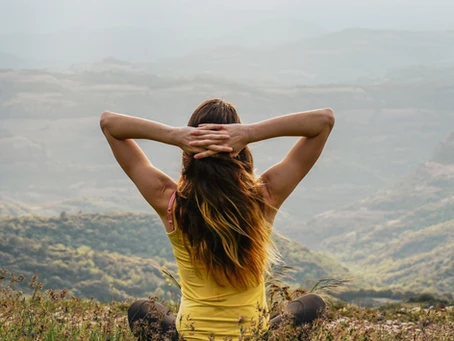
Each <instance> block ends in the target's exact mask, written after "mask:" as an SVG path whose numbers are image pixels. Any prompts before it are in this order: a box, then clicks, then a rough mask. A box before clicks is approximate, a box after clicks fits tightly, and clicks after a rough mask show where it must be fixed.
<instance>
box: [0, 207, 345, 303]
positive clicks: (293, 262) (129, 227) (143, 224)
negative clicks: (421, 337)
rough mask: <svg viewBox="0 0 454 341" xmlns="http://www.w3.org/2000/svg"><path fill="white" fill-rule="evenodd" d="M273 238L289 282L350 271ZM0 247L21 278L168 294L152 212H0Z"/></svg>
mask: <svg viewBox="0 0 454 341" xmlns="http://www.w3.org/2000/svg"><path fill="white" fill-rule="evenodd" d="M275 241H276V243H277V245H278V248H279V249H280V251H281V253H282V256H283V259H284V260H285V262H286V264H287V265H288V266H291V267H294V268H295V272H294V273H292V274H291V275H292V279H289V281H290V283H293V284H297V285H301V286H303V287H309V286H311V285H313V284H314V283H315V282H316V281H317V280H319V279H321V278H326V277H333V276H334V277H336V278H349V277H350V274H349V272H348V270H347V269H346V268H345V267H343V266H340V265H339V264H338V263H337V262H336V261H334V260H333V259H331V258H329V257H326V256H324V255H323V254H321V253H319V252H314V251H310V250H309V249H307V248H306V247H303V246H302V245H300V244H298V243H296V242H294V241H290V240H287V239H285V238H283V237H279V236H275ZM0 250H1V251H0V259H1V266H2V268H3V269H7V270H9V271H13V272H15V273H16V274H24V275H26V276H27V278H30V276H31V275H33V274H34V273H37V274H38V275H39V277H40V280H41V281H43V283H44V284H45V287H46V288H53V289H70V290H71V292H72V294H76V295H78V296H82V297H87V298H89V297H90V296H94V297H95V298H98V299H100V300H104V301H105V300H109V299H111V298H112V295H114V296H115V297H116V298H117V299H125V298H127V297H131V296H133V297H141V296H142V297H146V296H148V295H150V294H153V293H159V295H160V296H161V295H164V293H165V292H167V294H166V295H167V296H165V297H167V298H169V297H171V295H172V291H171V292H170V293H169V292H168V291H169V290H167V284H166V283H165V281H164V279H163V278H162V276H161V274H160V273H161V269H160V268H161V266H165V267H167V268H168V269H169V270H170V271H171V272H173V273H174V274H176V265H175V263H174V256H173V252H172V248H171V245H170V242H169V240H168V238H167V236H166V234H165V231H164V228H163V226H162V223H161V222H160V220H159V219H158V218H157V217H156V216H154V215H149V214H134V213H109V214H77V215H68V214H66V213H65V212H62V213H61V214H60V216H58V217H40V216H22V217H17V218H14V217H5V218H2V219H0ZM175 293H176V292H175V291H173V294H175ZM169 295H170V296H169Z"/></svg>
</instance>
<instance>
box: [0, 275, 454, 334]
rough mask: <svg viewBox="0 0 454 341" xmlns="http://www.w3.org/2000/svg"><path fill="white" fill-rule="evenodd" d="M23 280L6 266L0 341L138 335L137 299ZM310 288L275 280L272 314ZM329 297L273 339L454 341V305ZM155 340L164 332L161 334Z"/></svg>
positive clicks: (1, 279)
mask: <svg viewBox="0 0 454 341" xmlns="http://www.w3.org/2000/svg"><path fill="white" fill-rule="evenodd" d="M23 281H25V278H24V276H16V275H14V274H12V273H9V272H7V271H5V270H3V271H0V340H2V341H13V340H14V341H17V340H46V341H53V340H55V341H57V340H58V341H60V340H74V341H75V340H77V341H82V340H83V341H85V340H93V341H94V340H96V341H100V340H102V341H129V340H131V341H133V340H136V339H135V338H134V336H133V335H132V333H131V332H130V330H129V327H128V323H127V317H126V313H127V309H128V307H129V305H130V304H131V303H132V300H131V301H130V300H126V301H124V302H116V301H111V302H109V303H101V302H97V301H95V300H94V299H91V300H86V299H80V298H77V297H74V296H71V295H69V292H68V291H66V290H47V291H43V290H42V283H40V282H39V281H38V278H37V277H36V276H34V277H32V278H31V280H30V282H29V283H28V287H29V292H28V293H23V292H21V291H19V290H17V289H16V288H15V287H16V285H17V283H18V282H23ZM322 284H323V283H322ZM304 293H306V291H305V290H302V289H298V290H290V288H288V287H285V286H282V285H280V284H270V286H269V289H268V298H269V308H270V313H271V314H274V313H276V312H279V309H280V307H282V305H283V304H285V302H287V301H289V300H291V299H294V298H296V297H298V296H300V295H303V294H304ZM327 300H328V304H329V308H328V311H327V313H326V316H325V317H324V318H323V319H320V320H317V321H315V323H314V324H313V325H312V326H305V327H298V328H295V327H293V326H291V325H290V323H283V324H282V325H281V326H280V327H279V328H278V329H276V330H272V331H270V332H269V333H268V337H267V338H268V341H282V340H312V341H316V340H317V341H318V340H320V341H321V340H330V341H331V340H332V341H340V340H345V341H347V340H358V341H368V340H369V341H375V340H389V341H391V340H414V341H420V340H424V341H426V340H427V341H429V340H430V341H433V340H446V341H448V340H450V341H451V340H453V335H454V307H453V306H452V305H443V304H440V305H438V306H432V307H425V306H421V305H409V304H404V303H402V304H396V305H388V306H384V307H382V308H380V309H368V308H359V307H357V306H355V305H350V304H347V303H345V302H340V301H333V300H329V299H327ZM172 309H173V310H176V309H177V307H172ZM155 339H156V340H161V339H162V337H160V336H158V335H155ZM244 340H246V339H244ZM261 340H264V338H262V339H261Z"/></svg>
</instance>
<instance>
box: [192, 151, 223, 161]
mask: <svg viewBox="0 0 454 341" xmlns="http://www.w3.org/2000/svg"><path fill="white" fill-rule="evenodd" d="M217 153H218V152H215V151H213V150H205V151H204V152H201V153H197V154H195V155H194V159H203V158H205V157H209V156H213V155H215V154H217Z"/></svg>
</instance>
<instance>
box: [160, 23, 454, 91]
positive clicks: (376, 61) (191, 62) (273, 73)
mask: <svg viewBox="0 0 454 341" xmlns="http://www.w3.org/2000/svg"><path fill="white" fill-rule="evenodd" d="M453 40H454V31H445V32H411V31H391V30H368V29H346V30H342V31H339V32H334V33H328V34H325V35H321V36H316V37H313V38H308V39H300V40H298V41H292V42H286V43H282V44H276V45H275V46H272V47H262V48H255V49H252V48H251V49H235V48H234V47H231V48H221V49H219V48H213V49H206V50H205V51H202V52H199V53H195V54H192V55H188V56H185V57H176V58H166V59H161V60H157V61H156V62H154V63H153V64H152V65H153V66H154V67H155V68H156V69H159V70H160V74H162V75H190V74H206V75H215V76H221V77H230V78H235V79H240V80H248V81H258V80H260V81H274V82H276V83H280V84H295V85H298V84H306V85H307V84H320V83H335V84H338V83H351V82H353V81H355V80H356V79H357V78H359V77H366V76H370V75H375V76H379V75H382V74H383V73H386V72H389V71H391V70H393V69H396V68H402V67H408V66H419V65H424V66H434V65H438V64H443V65H446V64H450V65H452V64H453V63H454V59H453V57H452V56H453V55H454V47H453V44H452V41H453ZM440 51H444V52H443V53H440Z"/></svg>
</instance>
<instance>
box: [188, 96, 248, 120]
mask: <svg viewBox="0 0 454 341" xmlns="http://www.w3.org/2000/svg"><path fill="white" fill-rule="evenodd" d="M203 123H217V124H229V123H241V120H240V116H239V115H238V113H237V112H236V109H235V107H234V106H233V105H232V104H230V103H229V102H226V101H224V100H222V99H219V98H212V99H208V100H206V101H204V102H203V103H201V104H200V105H199V106H198V107H197V108H196V109H195V110H194V112H193V113H192V115H191V117H190V118H189V122H188V126H190V127H197V126H198V125H199V124H203Z"/></svg>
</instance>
